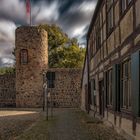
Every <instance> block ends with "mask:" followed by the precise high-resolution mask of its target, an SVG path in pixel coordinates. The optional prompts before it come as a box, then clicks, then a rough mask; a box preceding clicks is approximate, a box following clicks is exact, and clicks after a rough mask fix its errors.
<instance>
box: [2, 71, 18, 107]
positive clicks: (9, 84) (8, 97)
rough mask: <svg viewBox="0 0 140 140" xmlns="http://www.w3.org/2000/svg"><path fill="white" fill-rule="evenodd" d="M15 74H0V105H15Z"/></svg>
mask: <svg viewBox="0 0 140 140" xmlns="http://www.w3.org/2000/svg"><path fill="white" fill-rule="evenodd" d="M15 105H16V90H15V74H5V75H0V107H15Z"/></svg>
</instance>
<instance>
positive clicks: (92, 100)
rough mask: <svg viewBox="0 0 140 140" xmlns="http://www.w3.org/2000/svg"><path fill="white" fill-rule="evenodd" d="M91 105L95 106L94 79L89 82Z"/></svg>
mask: <svg viewBox="0 0 140 140" xmlns="http://www.w3.org/2000/svg"><path fill="white" fill-rule="evenodd" d="M91 104H92V105H94V106H96V84H95V79H92V80H91Z"/></svg>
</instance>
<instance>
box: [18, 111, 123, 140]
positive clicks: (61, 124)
mask: <svg viewBox="0 0 140 140" xmlns="http://www.w3.org/2000/svg"><path fill="white" fill-rule="evenodd" d="M44 118H45V117H44ZM17 140H125V139H124V138H122V137H121V136H119V135H118V134H117V133H116V132H115V131H114V130H113V129H112V128H109V127H107V126H105V125H104V124H103V123H102V122H101V121H99V120H97V119H93V118H91V117H89V116H87V115H86V114H85V113H84V112H82V111H80V110H78V109H57V110H55V111H54V117H53V118H49V121H46V120H45V119H42V120H40V121H39V122H38V123H37V124H36V125H35V126H33V127H32V128H31V129H30V130H29V131H26V132H25V133H24V134H22V135H21V136H20V137H19V138H17Z"/></svg>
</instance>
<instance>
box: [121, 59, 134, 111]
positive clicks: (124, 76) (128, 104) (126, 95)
mask: <svg viewBox="0 0 140 140" xmlns="http://www.w3.org/2000/svg"><path fill="white" fill-rule="evenodd" d="M121 85H122V93H121V94H122V95H121V96H122V103H121V109H124V110H128V111H131V110H132V100H131V99H132V91H131V88H132V87H131V59H127V60H125V61H124V62H123V63H122V64H121Z"/></svg>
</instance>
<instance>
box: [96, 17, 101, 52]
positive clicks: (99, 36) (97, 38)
mask: <svg viewBox="0 0 140 140" xmlns="http://www.w3.org/2000/svg"><path fill="white" fill-rule="evenodd" d="M100 46H101V29H100V18H98V19H97V22H96V50H98V49H99V48H100Z"/></svg>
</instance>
